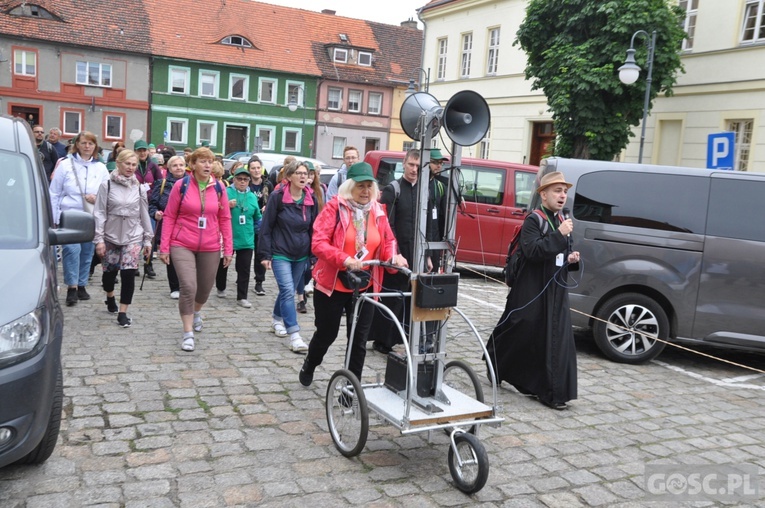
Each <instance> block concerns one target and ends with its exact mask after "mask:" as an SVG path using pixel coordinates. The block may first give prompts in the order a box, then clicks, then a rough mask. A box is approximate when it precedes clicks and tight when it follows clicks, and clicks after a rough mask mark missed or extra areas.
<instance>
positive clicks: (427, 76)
mask: <svg viewBox="0 0 765 508" xmlns="http://www.w3.org/2000/svg"><path fill="white" fill-rule="evenodd" d="M415 70H416V71H417V79H418V80H419V79H420V74H424V75H425V93H428V88H430V69H428V70H427V71H426V70H425V69H423V68H422V67H417V68H416V69H415ZM421 85H422V81H420V85H418V88H419V87H420V86H421ZM414 92H416V89H415V87H414V78H411V79H409V86H408V87H406V91H405V92H404V93H405V94H406V95H407V96H409V95H412V94H413V93H414Z"/></svg>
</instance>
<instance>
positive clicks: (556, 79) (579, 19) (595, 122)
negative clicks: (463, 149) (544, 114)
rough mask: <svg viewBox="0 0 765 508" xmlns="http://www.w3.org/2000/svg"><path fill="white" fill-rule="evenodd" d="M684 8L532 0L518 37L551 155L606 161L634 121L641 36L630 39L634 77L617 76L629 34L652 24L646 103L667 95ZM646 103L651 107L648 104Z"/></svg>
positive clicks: (660, 3) (642, 61)
mask: <svg viewBox="0 0 765 508" xmlns="http://www.w3.org/2000/svg"><path fill="white" fill-rule="evenodd" d="M672 3H673V4H674V3H675V2H672ZM683 16H684V13H683V11H682V10H681V9H679V8H678V7H677V6H676V5H670V1H668V0H530V1H529V4H528V7H527V9H526V19H525V20H524V21H523V23H521V26H520V28H519V30H518V34H517V39H516V41H515V42H514V44H519V45H520V46H521V47H522V48H523V50H524V51H525V52H526V54H527V56H528V63H527V65H526V79H533V83H532V90H537V89H542V90H544V93H545V95H546V96H547V100H548V104H549V106H550V110H551V111H552V112H553V119H554V122H555V131H556V133H557V135H558V139H557V142H556V145H555V153H556V155H560V156H562V157H572V158H577V159H597V160H611V159H613V158H614V157H615V156H616V155H617V154H618V153H619V152H620V151H622V150H623V149H624V148H625V147H626V146H627V143H628V142H629V138H630V137H631V136H633V134H632V131H631V128H630V126H633V125H634V126H636V125H639V124H640V121H641V119H642V116H643V102H644V98H645V87H646V85H647V83H646V79H645V76H646V74H645V72H646V70H647V69H646V67H647V66H646V59H647V53H648V50H647V48H648V45H647V43H646V44H644V42H647V40H648V39H647V38H641V36H638V37H637V38H636V39H635V49H636V50H637V52H636V54H635V59H636V61H637V64H638V65H639V66H640V67H641V69H642V72H641V76H640V79H638V81H637V82H636V83H634V84H632V85H624V84H622V83H621V82H620V81H619V76H618V71H617V69H618V68H619V67H621V66H622V64H623V63H624V59H625V57H626V51H627V49H628V48H629V44H630V39H631V37H632V34H633V33H635V32H636V31H638V30H645V31H646V32H648V33H649V34H650V33H651V32H652V31H654V30H656V31H657V33H658V34H657V40H656V49H655V51H654V63H653V83H652V87H651V96H650V97H651V102H650V104H651V105H652V104H653V100H654V98H655V97H656V96H657V95H658V94H659V93H664V94H665V95H666V96H670V95H671V94H672V86H673V85H674V84H675V83H676V73H677V72H678V71H680V72H682V71H683V69H682V64H681V62H680V55H679V51H680V47H681V46H680V45H681V43H682V40H683V38H684V37H685V32H684V31H683V29H682V21H683ZM649 110H650V106H649Z"/></svg>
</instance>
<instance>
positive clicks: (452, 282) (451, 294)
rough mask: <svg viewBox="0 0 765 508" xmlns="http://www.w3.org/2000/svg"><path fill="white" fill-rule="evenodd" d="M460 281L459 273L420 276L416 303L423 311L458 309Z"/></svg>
mask: <svg viewBox="0 0 765 508" xmlns="http://www.w3.org/2000/svg"><path fill="white" fill-rule="evenodd" d="M459 281H460V275H459V274H458V273H442V274H433V275H418V276H417V292H416V294H415V300H414V302H415V304H416V305H417V307H420V308H421V309H445V308H448V307H456V306H457V290H458V286H459Z"/></svg>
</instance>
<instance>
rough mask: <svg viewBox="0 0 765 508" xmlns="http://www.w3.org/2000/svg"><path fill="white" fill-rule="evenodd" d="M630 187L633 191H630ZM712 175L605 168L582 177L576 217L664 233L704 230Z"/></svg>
mask: <svg viewBox="0 0 765 508" xmlns="http://www.w3.org/2000/svg"><path fill="white" fill-rule="evenodd" d="M625 189H629V192H624V191H625ZM708 195H709V178H707V177H693V176H679V175H660V174H650V173H637V172H634V173H633V172H623V171H601V172H597V173H589V174H586V175H584V176H582V177H580V178H579V181H578V182H577V184H576V196H575V197H574V217H575V218H577V219H579V220H582V221H587V222H598V223H601V224H616V225H620V226H631V227H639V228H647V229H655V230H659V231H676V232H684V233H698V234H703V233H704V224H705V222H706V217H707V211H706V206H707V201H706V199H699V196H708Z"/></svg>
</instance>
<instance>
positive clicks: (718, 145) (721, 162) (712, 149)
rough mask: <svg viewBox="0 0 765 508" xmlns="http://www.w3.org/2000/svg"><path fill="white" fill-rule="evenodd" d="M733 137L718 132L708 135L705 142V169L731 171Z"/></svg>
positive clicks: (730, 134) (728, 133) (727, 133)
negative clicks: (707, 139)
mask: <svg viewBox="0 0 765 508" xmlns="http://www.w3.org/2000/svg"><path fill="white" fill-rule="evenodd" d="M734 143H735V135H734V133H732V132H718V133H715V134H710V135H709V141H708V142H707V168H709V169H733V156H734V150H733V148H734Z"/></svg>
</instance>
